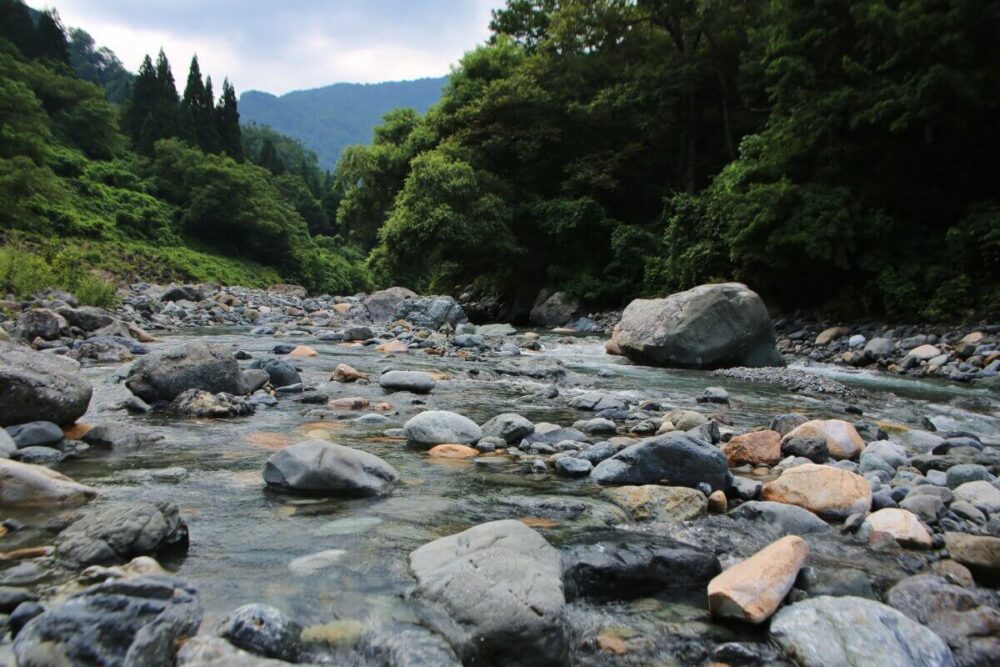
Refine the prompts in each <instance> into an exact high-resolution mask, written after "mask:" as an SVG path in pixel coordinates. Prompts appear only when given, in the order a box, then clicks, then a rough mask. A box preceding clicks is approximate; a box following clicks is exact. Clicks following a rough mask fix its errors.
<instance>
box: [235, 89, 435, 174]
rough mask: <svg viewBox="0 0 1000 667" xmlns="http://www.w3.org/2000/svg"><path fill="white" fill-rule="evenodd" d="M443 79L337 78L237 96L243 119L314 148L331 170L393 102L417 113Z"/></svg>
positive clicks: (368, 133)
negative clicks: (292, 89)
mask: <svg viewBox="0 0 1000 667" xmlns="http://www.w3.org/2000/svg"><path fill="white" fill-rule="evenodd" d="M446 81H447V80H446V79H444V78H437V79H419V80H417V81H387V82H385V83H372V84H361V83H337V84H334V85H332V86H326V87H323V88H315V89H312V90H297V91H295V92H291V93H288V94H286V95H281V96H280V97H279V96H277V95H271V94H270V93H263V92H260V91H257V90H251V91H248V92H245V93H243V94H242V95H241V96H240V109H242V113H243V119H244V120H246V121H250V122H254V123H257V124H259V125H268V126H270V127H273V128H274V129H276V130H278V131H279V132H281V133H283V134H287V135H288V136H290V137H294V138H296V139H298V140H300V141H301V142H302V143H303V144H304V145H305V146H307V147H308V148H309V149H311V150H313V151H314V152H315V153H316V155H317V156H318V158H319V165H320V167H322V168H323V169H325V170H332V169H333V168H334V166H335V165H336V164H337V160H339V159H340V155H341V153H342V152H343V150H344V149H345V148H346V147H347V146H350V145H352V144H362V143H367V142H368V141H370V140H371V136H372V129H373V128H374V127H375V125H377V124H378V119H379V118H381V117H382V116H383V115H384V114H386V113H388V112H389V111H392V110H393V109H397V108H411V109H415V110H416V111H418V112H419V113H424V112H425V111H427V109H428V107H430V106H431V105H432V104H434V103H435V102H437V101H438V100H439V99H441V90H442V88H444V85H445V83H446Z"/></svg>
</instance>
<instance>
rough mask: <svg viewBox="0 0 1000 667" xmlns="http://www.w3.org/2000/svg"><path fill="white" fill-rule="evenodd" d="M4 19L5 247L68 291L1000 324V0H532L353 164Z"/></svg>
mask: <svg viewBox="0 0 1000 667" xmlns="http://www.w3.org/2000/svg"><path fill="white" fill-rule="evenodd" d="M0 13H2V15H0V21H2V23H0V26H2V30H0V127H2V129H0V131H2V133H3V137H2V141H0V216H2V218H0V228H2V230H3V231H4V233H5V234H6V239H7V240H6V243H7V245H8V247H9V246H10V245H11V244H21V245H22V246H23V247H31V248H32V250H33V251H34V252H35V253H36V254H37V255H38V256H40V257H42V258H43V259H44V261H45V262H47V263H48V264H49V267H50V269H51V270H53V271H56V272H58V271H60V270H62V269H60V267H62V266H72V267H80V266H87V265H88V263H89V265H91V266H92V267H93V268H96V269H105V270H110V271H112V272H113V273H118V274H120V273H122V271H121V267H122V266H125V267H135V268H136V271H135V275H142V276H144V277H147V278H158V277H165V276H171V277H173V276H184V277H188V278H191V279H200V280H221V281H227V282H244V283H253V284H259V283H265V282H268V281H270V280H276V279H278V277H281V278H282V279H284V280H292V281H297V282H301V283H302V284H304V285H305V286H307V287H308V288H309V289H311V290H320V291H323V290H330V291H348V290H353V289H360V288H367V287H373V286H385V285H389V284H404V285H407V286H409V287H412V288H415V289H418V290H425V291H434V292H448V293H457V292H458V291H460V290H463V289H466V288H467V287H468V286H469V285H475V286H476V287H478V288H479V289H481V290H485V291H490V292H494V293H499V294H501V295H505V296H507V297H509V298H517V299H520V300H522V301H524V300H529V301H530V299H531V297H532V296H533V295H534V294H535V293H536V292H537V291H538V290H539V289H540V288H542V287H550V288H558V289H564V290H567V291H570V292H572V293H574V294H575V295H576V296H578V297H580V298H582V299H584V300H585V301H586V302H588V303H589V304H591V305H593V306H595V307H602V306H616V305H619V304H621V303H623V302H625V301H627V300H628V299H630V298H632V297H635V296H640V295H659V294H664V293H668V292H671V291H676V290H678V289H683V288H686V287H689V286H692V285H694V284H698V283H702V282H708V281H715V280H723V279H738V280H742V281H745V282H747V283H748V284H750V285H751V286H752V287H753V288H754V289H756V290H757V291H759V292H761V293H762V294H763V295H764V297H765V299H766V300H767V301H768V302H769V304H771V305H773V306H775V307H778V308H781V309H795V308H804V309H810V310H822V311H826V312H832V313H838V314H850V315H873V316H878V315H887V316H890V317H900V318H904V317H905V318H913V317H921V318H929V319H953V318H967V317H973V316H976V315H980V314H985V313H993V314H995V313H997V312H1000V189H998V188H997V186H996V183H997V181H996V176H995V174H996V171H997V170H996V161H997V160H996V156H997V155H1000V127H998V126H997V123H996V122H995V119H996V118H997V117H998V112H1000V41H998V40H997V39H996V36H997V35H1000V4H998V3H995V2H990V1H989V0H889V1H886V0H852V1H850V2H843V1H841V0H818V1H817V0H767V1H765V0H747V1H746V2H738V3H732V2H722V1H720V0H508V2H507V5H506V7H505V8H503V9H500V10H497V11H495V12H494V14H493V20H492V23H491V32H492V36H491V37H490V39H489V41H488V42H487V43H486V44H484V45H482V46H480V47H478V48H476V49H475V50H473V51H471V52H469V53H467V54H466V55H465V56H464V57H463V58H462V60H461V62H460V63H458V64H457V65H456V66H455V67H454V69H453V71H452V74H451V75H450V77H449V79H448V82H447V84H446V86H445V90H444V94H443V97H442V98H441V100H440V101H439V102H438V103H437V104H435V105H434V106H432V107H431V108H430V109H429V110H428V111H427V113H426V114H423V115H421V114H418V113H417V112H415V111H413V110H410V109H397V110H394V111H391V112H389V113H388V114H386V115H385V116H384V118H383V122H382V124H381V125H379V126H378V127H376V128H375V130H374V133H373V139H372V142H371V143H370V144H368V145H356V146H351V147H349V148H347V149H346V150H344V152H343V154H342V155H341V157H340V160H339V162H338V164H337V167H336V169H335V171H334V172H333V173H332V174H327V173H324V172H323V171H322V170H321V168H320V163H319V161H318V160H317V156H316V154H315V153H313V152H311V151H309V150H308V149H306V148H305V147H304V146H303V145H302V144H301V143H300V142H298V141H296V140H294V139H290V138H288V137H286V136H283V135H281V134H279V133H277V132H275V131H274V130H272V129H271V128H268V127H266V126H263V125H261V126H258V125H255V124H244V125H243V126H242V127H241V125H240V123H239V112H238V109H237V99H236V94H235V91H233V89H232V87H231V86H229V85H228V82H227V83H224V84H223V86H222V91H221V95H220V96H219V98H218V99H216V97H215V93H214V90H213V86H212V82H211V79H203V78H202V74H201V72H200V71H199V68H198V63H197V60H195V61H194V62H192V63H191V66H190V69H189V76H188V78H187V81H186V85H185V86H184V89H183V94H179V93H178V90H177V87H176V85H175V81H174V78H173V75H172V73H171V69H170V64H169V62H168V61H167V58H166V56H165V55H164V54H162V53H161V54H160V56H159V58H158V59H157V60H156V61H153V60H152V59H147V61H146V62H144V63H143V65H142V67H141V68H140V71H139V72H138V74H137V75H136V76H135V77H134V78H133V77H132V75H130V74H128V73H127V72H124V70H123V68H121V65H120V63H118V62H117V59H116V58H114V54H111V53H110V52H107V51H106V50H95V47H94V44H93V40H92V39H90V38H89V35H86V33H84V32H82V31H72V32H71V33H70V35H69V36H67V35H66V33H65V30H64V29H63V27H62V26H61V25H60V24H59V21H58V17H56V16H54V15H52V14H48V13H45V14H37V15H29V14H28V13H27V10H26V9H25V8H24V6H23V5H21V3H20V2H17V1H16V0H0ZM26 17H27V18H26ZM95 84H96V85H95ZM98 86H100V88H99V87H98ZM109 248H111V249H112V251H111V252H109V251H108V249H109ZM81 255H82V256H84V257H83V259H85V261H84V262H83V263H82V264H81V262H80V261H79V260H80V259H81V257H80V256H81ZM0 259H2V258H0ZM123 259H124V260H125V261H124V263H123V261H122V260H123ZM12 264H13V263H11V262H8V263H7V264H4V263H3V262H2V261H0V283H2V284H0V288H2V289H6V290H10V289H12V287H11V284H12V281H13V279H12V278H11V274H12V272H13V271H14V269H13V268H11V266H12ZM110 264H114V265H115V266H109V265H110ZM5 267H6V268H5ZM140 267H146V270H145V271H142V270H139V268H140ZM149 267H156V268H157V270H159V271H160V272H161V273H163V274H164V275H163V276H157V275H155V273H154V275H150V271H149ZM39 270H41V269H39ZM5 272H6V274H5Z"/></svg>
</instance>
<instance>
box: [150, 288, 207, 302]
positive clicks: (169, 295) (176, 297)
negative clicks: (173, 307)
mask: <svg viewBox="0 0 1000 667" xmlns="http://www.w3.org/2000/svg"><path fill="white" fill-rule="evenodd" d="M201 299H202V294H201V290H199V289H198V288H197V287H195V286H194V285H171V286H170V287H168V288H167V290H166V291H165V292H164V293H163V294H162V295H161V296H160V301H162V302H167V301H193V302H196V303H197V302H198V301H201Z"/></svg>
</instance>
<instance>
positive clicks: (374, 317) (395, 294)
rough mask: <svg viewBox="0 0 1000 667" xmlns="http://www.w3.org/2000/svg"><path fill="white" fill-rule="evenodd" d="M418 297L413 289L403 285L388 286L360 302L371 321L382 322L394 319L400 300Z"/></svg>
mask: <svg viewBox="0 0 1000 667" xmlns="http://www.w3.org/2000/svg"><path fill="white" fill-rule="evenodd" d="M418 298H420V295H418V294H417V293H416V292H414V291H413V290H409V289H406V288H405V287H390V288H389V289H384V290H379V291H378V292H374V293H372V294H370V295H368V296H367V297H365V299H364V301H362V302H361V303H362V305H364V307H365V310H366V311H367V312H368V319H369V320H371V321H372V322H373V323H378V324H382V323H388V322H391V321H392V320H393V319H395V316H396V307H397V306H398V305H399V302H400V301H403V300H404V299H418Z"/></svg>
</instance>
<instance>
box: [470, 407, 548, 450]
mask: <svg viewBox="0 0 1000 667" xmlns="http://www.w3.org/2000/svg"><path fill="white" fill-rule="evenodd" d="M482 429H483V437H484V438H500V439H501V440H503V441H505V442H506V443H507V444H508V445H515V444H517V443H519V442H521V440H523V439H525V438H527V437H528V436H529V435H531V434H532V433H534V432H535V425H534V424H533V423H532V422H531V420H530V419H527V418H525V417H522V416H521V415H519V414H515V413H513V412H505V413H503V414H500V415H497V416H496V417H494V418H493V419H490V420H489V421H488V422H486V423H485V424H483V427H482Z"/></svg>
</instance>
